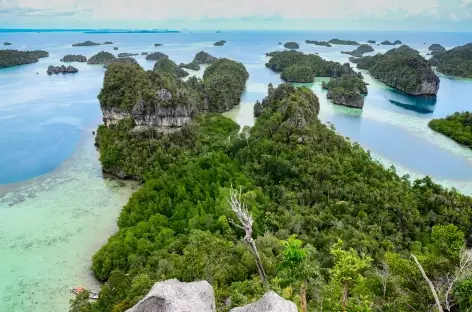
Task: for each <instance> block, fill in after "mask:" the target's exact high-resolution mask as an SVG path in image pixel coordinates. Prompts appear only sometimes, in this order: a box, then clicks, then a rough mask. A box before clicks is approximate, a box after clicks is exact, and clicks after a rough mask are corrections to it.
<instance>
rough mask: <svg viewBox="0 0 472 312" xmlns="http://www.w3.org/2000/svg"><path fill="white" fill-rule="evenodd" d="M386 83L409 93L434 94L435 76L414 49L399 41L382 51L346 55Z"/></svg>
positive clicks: (435, 86) (436, 88)
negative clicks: (397, 46) (354, 56)
mask: <svg viewBox="0 0 472 312" xmlns="http://www.w3.org/2000/svg"><path fill="white" fill-rule="evenodd" d="M350 60H351V61H352V62H354V63H357V67H358V68H361V69H367V70H368V71H369V72H370V74H371V75H372V76H373V77H374V78H376V79H378V80H380V81H382V82H384V83H385V84H387V85H388V86H390V87H392V88H395V89H398V90H400V91H403V92H405V93H407V94H411V95H436V94H437V93H438V90H439V77H438V76H437V75H436V74H435V73H434V71H433V70H432V69H431V67H430V65H429V63H428V61H427V60H425V59H424V58H423V57H422V56H421V55H420V54H419V52H418V51H416V50H414V49H412V48H410V47H409V46H406V45H403V46H401V47H399V48H397V49H392V50H390V51H388V52H386V53H385V54H377V55H375V56H365V57H361V58H358V59H350Z"/></svg>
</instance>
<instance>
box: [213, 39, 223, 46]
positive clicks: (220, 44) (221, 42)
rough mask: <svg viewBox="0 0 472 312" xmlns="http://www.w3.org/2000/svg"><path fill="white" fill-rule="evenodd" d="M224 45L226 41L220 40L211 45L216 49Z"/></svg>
mask: <svg viewBox="0 0 472 312" xmlns="http://www.w3.org/2000/svg"><path fill="white" fill-rule="evenodd" d="M225 43H226V40H220V41H217V42H215V43H214V44H213V45H214V46H217V47H221V46H224V45H225Z"/></svg>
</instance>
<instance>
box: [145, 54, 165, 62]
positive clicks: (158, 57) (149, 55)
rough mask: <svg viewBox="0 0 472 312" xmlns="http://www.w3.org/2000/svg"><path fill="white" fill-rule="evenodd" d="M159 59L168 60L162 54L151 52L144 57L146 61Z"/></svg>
mask: <svg viewBox="0 0 472 312" xmlns="http://www.w3.org/2000/svg"><path fill="white" fill-rule="evenodd" d="M160 58H169V56H168V55H167V54H164V53H162V52H152V53H149V54H147V55H146V60H148V61H157V60H159V59H160Z"/></svg>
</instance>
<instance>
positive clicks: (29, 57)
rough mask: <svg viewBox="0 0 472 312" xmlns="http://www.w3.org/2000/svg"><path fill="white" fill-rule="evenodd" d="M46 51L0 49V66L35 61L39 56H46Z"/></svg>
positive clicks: (47, 54)
mask: <svg viewBox="0 0 472 312" xmlns="http://www.w3.org/2000/svg"><path fill="white" fill-rule="evenodd" d="M47 56H49V53H48V52H46V51H41V50H35V51H18V50H0V68H5V67H10V66H17V65H23V64H31V63H36V62H37V61H38V59H39V58H42V57H47Z"/></svg>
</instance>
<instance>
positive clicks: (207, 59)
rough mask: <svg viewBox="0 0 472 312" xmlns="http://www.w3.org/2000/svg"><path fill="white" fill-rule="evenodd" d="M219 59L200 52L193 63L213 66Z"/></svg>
mask: <svg viewBox="0 0 472 312" xmlns="http://www.w3.org/2000/svg"><path fill="white" fill-rule="evenodd" d="M216 60H218V58H216V57H214V56H211V55H210V54H208V53H206V52H205V51H200V52H198V53H197V54H195V57H194V58H193V61H192V63H196V64H213V63H214V62H216Z"/></svg>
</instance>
